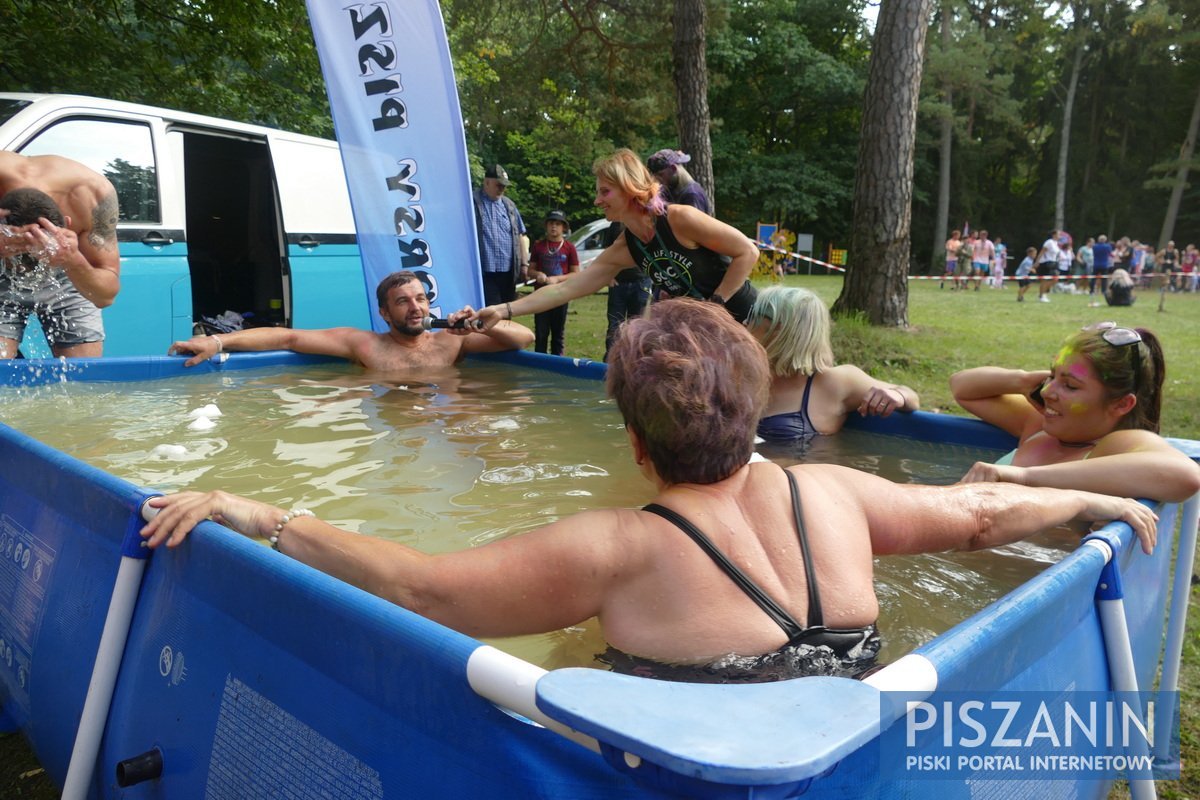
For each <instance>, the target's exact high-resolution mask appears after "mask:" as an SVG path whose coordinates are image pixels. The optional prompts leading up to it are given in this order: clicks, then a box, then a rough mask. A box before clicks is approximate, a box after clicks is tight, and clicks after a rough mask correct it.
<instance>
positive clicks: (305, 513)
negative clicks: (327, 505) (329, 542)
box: [267, 508, 317, 550]
mask: <svg viewBox="0 0 1200 800" xmlns="http://www.w3.org/2000/svg"><path fill="white" fill-rule="evenodd" d="M316 516H317V515H316V514H314V513H313V512H311V511H309V510H308V509H307V508H293V509H292V510H291V511H289V512H287V513H286V514H284V515H283V517H281V518H280V520H279V522H276V523H275V530H274V532H272V533H271V535H270V536H268V537H267V541H268V542H270V543H271V548H272V549H274V550H278V549H279V534H281V533H283V529H284V528H286V527H287V524H288V523H289V522H291V521H292V520H294V519H296V518H298V517H313V518H315V517H316Z"/></svg>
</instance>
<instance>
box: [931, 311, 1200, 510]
mask: <svg viewBox="0 0 1200 800" xmlns="http://www.w3.org/2000/svg"><path fill="white" fill-rule="evenodd" d="M1164 377H1165V368H1164V363H1163V352H1162V347H1161V345H1160V344H1159V342H1158V338H1157V337H1155V335H1154V334H1153V333H1151V332H1150V331H1149V330H1147V329H1145V328H1123V327H1119V326H1117V325H1115V324H1114V323H1112V322H1104V323H1099V324H1097V325H1092V326H1089V327H1087V328H1084V329H1083V330H1081V331H1079V332H1078V333H1076V334H1074V335H1073V336H1071V337H1070V338H1068V339H1067V341H1066V343H1065V344H1064V345H1063V347H1062V349H1061V350H1059V351H1058V355H1057V356H1055V358H1054V362H1053V364H1052V365H1051V369H1048V370H1033V371H1026V370H1019V369H1005V368H1003V367H976V368H975V369H968V370H963V371H962V372H958V373H955V374H954V375H953V376H952V377H951V378H950V389H951V391H953V392H954V398H955V400H957V401H958V403H959V405H961V406H962V407H963V408H965V409H966V410H967V411H970V412H971V413H972V414H974V415H975V416H977V417H979V418H980V419H982V420H984V421H985V422H990V423H992V424H993V425H995V426H997V427H999V428H1002V429H1004V430H1006V431H1008V432H1009V433H1011V434H1012V435H1014V436H1016V437H1017V439H1018V445H1017V448H1016V449H1015V450H1014V451H1013V452H1012V453H1010V454H1008V455H1007V456H1005V457H1004V458H1002V459H1000V461H998V462H996V463H995V464H988V463H983V462H980V463H977V464H976V465H975V466H974V467H972V468H971V470H970V471H969V472H968V473H967V474H966V476H965V477H964V478H963V481H965V482H973V481H1003V482H1008V483H1020V484H1024V485H1026V486H1048V487H1056V488H1069V489H1083V490H1086V491H1091V492H1101V493H1103V494H1113V495H1119V496H1122V497H1141V498H1146V499H1149V500H1162V501H1168V502H1179V501H1183V500H1186V499H1188V498H1189V497H1191V496H1192V495H1193V494H1195V493H1196V492H1197V491H1200V466H1197V465H1196V464H1195V462H1193V461H1192V460H1191V459H1189V458H1188V457H1187V456H1185V455H1183V454H1182V453H1180V452H1179V451H1178V450H1176V449H1175V448H1173V447H1171V445H1170V444H1168V443H1167V441H1166V440H1165V439H1163V438H1162V437H1161V436H1159V434H1158V426H1159V415H1160V412H1161V409H1162V390H1163V379H1164Z"/></svg>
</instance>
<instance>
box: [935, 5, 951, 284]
mask: <svg viewBox="0 0 1200 800" xmlns="http://www.w3.org/2000/svg"><path fill="white" fill-rule="evenodd" d="M941 16H942V52H944V53H948V52H950V48H951V47H952V46H953V45H954V41H953V37H952V36H951V30H950V22H951V21H952V20H953V18H954V11H953V10H952V7H951V5H950V0H942V14H941ZM943 94H944V96H945V99H946V113H945V115H943V116H942V120H941V143H940V144H939V146H938V155H939V159H938V200H937V217H936V218H935V220H934V224H933V264H932V269H931V270H930V272H929V274H930V275H937V274H939V273H941V272H942V270H943V269H944V268H945V265H946V250H945V247H946V240H947V239H949V238H950V237H949V236H948V235H947V230H948V220H949V217H950V154H951V151H952V148H953V145H954V93H953V92H952V91H951V89H950V77H949V76H946V88H945V89H944V90H943Z"/></svg>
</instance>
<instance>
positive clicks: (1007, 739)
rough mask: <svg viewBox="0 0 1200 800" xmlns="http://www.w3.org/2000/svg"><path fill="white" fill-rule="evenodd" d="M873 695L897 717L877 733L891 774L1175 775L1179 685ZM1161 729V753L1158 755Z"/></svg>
mask: <svg viewBox="0 0 1200 800" xmlns="http://www.w3.org/2000/svg"><path fill="white" fill-rule="evenodd" d="M880 703H881V713H882V714H883V718H884V719H889V718H896V720H897V721H896V722H895V723H894V724H892V726H891V727H890V728H888V729H887V730H885V731H884V732H883V733H882V734H880V737H879V747H880V750H879V768H880V772H881V774H883V775H886V776H887V778H888V779H890V780H900V779H907V780H955V781H961V780H963V779H969V780H1071V781H1079V780H1113V779H1117V778H1125V779H1128V780H1179V767H1180V764H1179V723H1178V720H1179V712H1178V709H1179V693H1178V692H1166V691H1162V692H1115V691H1114V692H1104V691H1063V692H1032V691H1030V692H1021V691H1000V692H986V691H981V692H943V693H939V694H936V695H934V696H933V697H929V698H924V697H917V696H914V695H911V694H909V693H905V692H883V693H882V694H881V695H880ZM1172 722H1173V724H1172ZM1160 725H1167V726H1170V729H1169V730H1161V731H1160V730H1157V726H1160ZM1160 739H1161V741H1162V742H1164V743H1165V744H1166V745H1167V746H1166V748H1165V751H1166V753H1167V754H1168V755H1167V757H1166V758H1165V759H1163V760H1156V759H1155V758H1154V755H1153V751H1154V747H1155V743H1156V742H1158V741H1160Z"/></svg>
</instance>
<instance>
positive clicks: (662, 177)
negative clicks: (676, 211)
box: [646, 149, 712, 214]
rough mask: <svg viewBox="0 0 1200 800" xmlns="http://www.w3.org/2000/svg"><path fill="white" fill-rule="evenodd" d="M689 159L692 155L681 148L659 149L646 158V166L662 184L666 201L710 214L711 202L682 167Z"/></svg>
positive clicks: (702, 188)
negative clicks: (692, 207)
mask: <svg viewBox="0 0 1200 800" xmlns="http://www.w3.org/2000/svg"><path fill="white" fill-rule="evenodd" d="M691 160H692V157H691V156H689V155H688V154H687V153H685V152H683V151H682V150H669V149H667V150H659V151H658V152H657V153H655V154H654V155H652V156H650V158H648V159H646V168H647V169H649V170H650V171H651V172H653V173H654V177H656V178H658V180H659V182H660V183H661V184H662V185H663V199H664V200H666V201H667V202H668V203H680V204H682V205H685V206H694V207H695V208H698V209H700V210H701V211H703V212H704V213H705V214H711V213H712V204H711V203H709V202H708V195H707V194H706V193H705V191H704V187H703V186H701V185H700V184H698V183H696V179H695V178H693V177H692V176H691V175H690V174H689V173H688V171H687V170H686V169H684V168H683V165H684V164H686V163H688V162H689V161H691Z"/></svg>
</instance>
